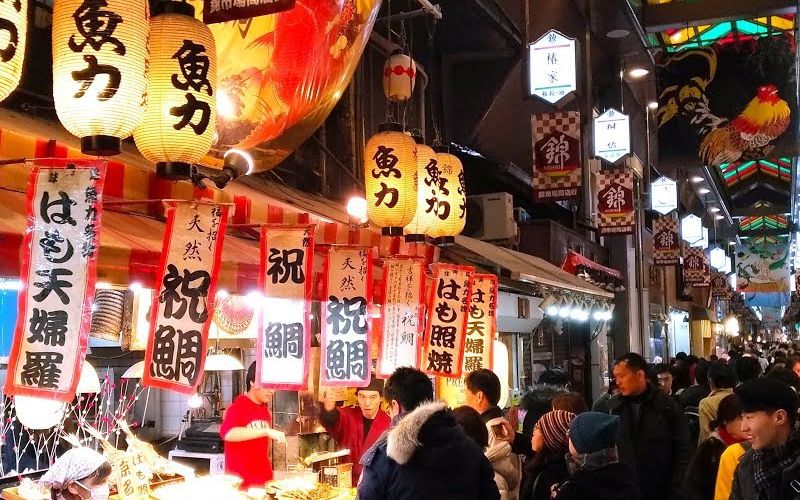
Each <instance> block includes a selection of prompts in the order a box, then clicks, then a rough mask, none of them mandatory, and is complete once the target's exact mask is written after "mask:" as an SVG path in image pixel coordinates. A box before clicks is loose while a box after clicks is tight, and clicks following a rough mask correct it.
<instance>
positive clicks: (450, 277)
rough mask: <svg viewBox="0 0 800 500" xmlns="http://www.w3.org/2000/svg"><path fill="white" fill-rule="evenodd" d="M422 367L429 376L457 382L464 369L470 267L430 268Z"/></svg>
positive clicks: (450, 265) (448, 266)
mask: <svg viewBox="0 0 800 500" xmlns="http://www.w3.org/2000/svg"><path fill="white" fill-rule="evenodd" d="M433 266H434V273H433V282H432V285H431V291H430V295H429V298H428V321H427V322H426V324H425V343H424V351H423V352H424V355H423V357H422V363H423V365H424V366H425V369H424V371H425V372H426V373H428V374H430V375H439V376H442V377H448V378H459V377H461V374H462V372H463V367H464V366H463V365H464V334H465V332H466V328H467V319H468V316H469V315H468V313H467V304H468V302H467V301H468V300H469V297H470V281H471V279H472V275H473V274H474V272H475V268H474V267H470V266H458V265H455V264H434V265H433Z"/></svg>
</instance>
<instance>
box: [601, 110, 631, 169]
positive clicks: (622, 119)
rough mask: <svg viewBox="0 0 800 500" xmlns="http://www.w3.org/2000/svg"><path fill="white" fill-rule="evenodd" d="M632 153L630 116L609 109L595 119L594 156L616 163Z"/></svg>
mask: <svg viewBox="0 0 800 500" xmlns="http://www.w3.org/2000/svg"><path fill="white" fill-rule="evenodd" d="M630 152H631V129H630V119H629V118H628V115H626V114H623V113H620V112H619V111H617V110H616V109H613V108H612V109H609V110H608V111H606V112H605V113H603V114H602V115H600V116H598V117H597V118H595V119H594V155H595V156H597V157H598V158H602V159H604V160H605V161H607V162H609V163H616V162H618V161H619V160H621V159H622V158H623V157H624V156H626V155H627V154H628V153H630Z"/></svg>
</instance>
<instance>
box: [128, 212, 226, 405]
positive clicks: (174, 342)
mask: <svg viewBox="0 0 800 500" xmlns="http://www.w3.org/2000/svg"><path fill="white" fill-rule="evenodd" d="M165 205H166V215H167V225H166V229H165V232H164V245H163V247H162V252H161V266H160V268H159V273H158V276H159V280H158V285H157V289H156V293H155V294H153V305H152V308H151V309H150V310H151V314H150V334H149V335H148V338H147V351H146V352H145V357H144V363H145V364H144V366H145V368H144V376H143V377H142V385H145V386H148V387H156V388H159V389H168V390H172V391H176V392H180V393H183V394H193V393H194V392H195V389H196V387H197V384H198V383H199V382H200V378H201V375H202V374H203V366H204V364H205V360H206V349H207V347H208V328H209V326H211V320H212V316H213V314H212V313H213V308H212V303H213V300H214V297H215V293H216V288H217V278H218V277H219V266H220V258H221V256H222V243H223V241H224V239H225V228H226V226H227V222H228V208H229V205H227V204H218V203H211V202H204V201H175V200H171V201H167V202H165Z"/></svg>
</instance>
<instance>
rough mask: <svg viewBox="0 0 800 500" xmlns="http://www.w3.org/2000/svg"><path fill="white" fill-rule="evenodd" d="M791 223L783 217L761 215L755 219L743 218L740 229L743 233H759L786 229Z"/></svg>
mask: <svg viewBox="0 0 800 500" xmlns="http://www.w3.org/2000/svg"><path fill="white" fill-rule="evenodd" d="M788 226H789V222H788V220H787V219H786V217H785V216H783V215H761V216H755V217H743V218H742V220H741V221H740V222H739V229H740V230H742V231H758V230H761V229H786V228H787V227H788Z"/></svg>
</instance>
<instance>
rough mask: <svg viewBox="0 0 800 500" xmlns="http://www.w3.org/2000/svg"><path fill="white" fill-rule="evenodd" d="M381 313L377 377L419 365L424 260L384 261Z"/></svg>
mask: <svg viewBox="0 0 800 500" xmlns="http://www.w3.org/2000/svg"><path fill="white" fill-rule="evenodd" d="M383 276H384V278H383V312H382V324H383V330H382V332H381V342H380V351H379V353H378V372H377V373H378V376H380V377H388V376H390V375H391V374H392V373H394V371H395V370H396V369H397V368H399V367H401V366H411V367H414V368H416V367H418V366H419V348H420V340H421V338H422V325H423V324H424V316H423V310H424V308H423V305H422V303H423V296H424V294H425V259H424V258H422V257H407V256H397V257H390V258H387V259H384V261H383Z"/></svg>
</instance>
